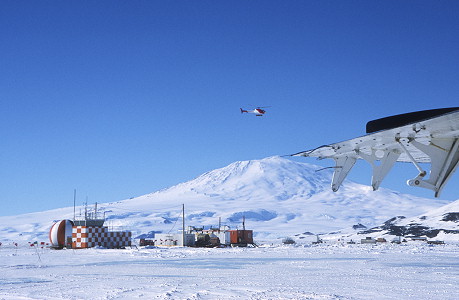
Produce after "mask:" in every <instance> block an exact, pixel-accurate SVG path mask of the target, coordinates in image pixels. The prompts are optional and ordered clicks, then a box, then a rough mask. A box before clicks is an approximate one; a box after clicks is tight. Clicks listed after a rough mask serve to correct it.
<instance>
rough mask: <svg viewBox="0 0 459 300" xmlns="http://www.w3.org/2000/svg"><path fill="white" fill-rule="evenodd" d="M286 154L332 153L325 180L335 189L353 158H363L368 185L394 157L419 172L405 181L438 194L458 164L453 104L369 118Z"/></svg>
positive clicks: (458, 111) (458, 126)
mask: <svg viewBox="0 0 459 300" xmlns="http://www.w3.org/2000/svg"><path fill="white" fill-rule="evenodd" d="M292 156H304V157H317V158H318V159H325V158H330V159H333V160H334V161H335V167H334V174H333V179H332V183H331V186H332V190H333V191H335V192H336V191H337V190H338V189H339V187H340V186H341V184H342V182H343V181H344V179H345V178H346V177H347V175H348V174H349V172H350V170H351V169H352V167H353V166H354V165H355V163H356V161H357V160H358V159H363V160H365V161H367V162H368V163H369V164H370V165H371V167H372V170H373V174H372V180H371V185H372V187H373V190H377V189H378V188H379V186H380V184H381V182H382V181H383V180H384V178H385V177H386V175H387V174H388V173H389V172H390V170H391V169H392V167H393V166H394V164H395V163H396V162H410V163H412V164H413V165H414V166H415V167H416V168H417V170H418V172H419V174H418V175H417V176H416V177H414V178H413V179H410V180H408V181H407V184H408V185H410V186H415V187H422V188H427V189H430V190H433V191H434V192H435V197H438V196H439V195H440V193H441V191H442V190H443V188H444V187H445V185H446V183H447V182H448V180H449V179H450V178H451V175H452V174H453V173H454V172H455V170H456V168H457V166H458V164H459V107H454V108H441V109H432V110H425V111H418V112H413V113H407V114H401V115H396V116H391V117H387V118H382V119H378V120H374V121H370V122H368V123H367V135H364V136H361V137H357V138H354V139H351V140H347V141H343V142H338V143H334V144H330V145H324V146H321V147H318V148H315V149H312V150H308V151H304V152H299V153H296V154H293V155H292ZM421 164H430V170H429V171H428V172H427V171H425V170H424V169H423V168H422V166H421ZM427 174H428V178H426V176H427Z"/></svg>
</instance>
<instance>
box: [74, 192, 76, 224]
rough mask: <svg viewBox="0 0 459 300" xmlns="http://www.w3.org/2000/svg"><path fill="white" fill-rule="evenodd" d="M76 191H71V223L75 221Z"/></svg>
mask: <svg viewBox="0 0 459 300" xmlns="http://www.w3.org/2000/svg"><path fill="white" fill-rule="evenodd" d="M75 205H76V189H74V190H73V221H75V217H76V216H75Z"/></svg>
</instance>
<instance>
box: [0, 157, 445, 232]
mask: <svg viewBox="0 0 459 300" xmlns="http://www.w3.org/2000/svg"><path fill="white" fill-rule="evenodd" d="M319 168H320V167H318V166H315V165H311V164H307V163H299V162H295V161H292V160H289V159H286V158H282V157H278V156H275V157H269V158H265V159H260V160H250V161H238V162H234V163H231V164H229V165H228V166H226V167H223V168H219V169H215V170H212V171H209V172H206V173H204V174H202V175H200V176H198V177H197V178H195V179H193V180H190V181H187V182H184V183H181V184H178V185H176V186H173V187H170V188H168V189H165V190H161V191H157V192H155V193H152V194H147V195H144V196H140V197H137V198H133V199H129V200H124V201H118V202H115V203H102V204H99V209H98V211H100V212H102V211H104V212H105V213H106V217H107V222H106V223H107V225H109V226H115V227H117V226H121V227H122V228H124V229H129V230H131V231H133V236H134V237H135V236H140V235H145V234H148V233H149V232H170V231H176V230H178V228H179V227H180V226H176V223H177V221H178V220H179V219H180V218H181V217H180V216H181V206H182V204H185V211H186V225H187V226H188V225H191V226H197V227H202V226H211V225H212V226H216V225H217V224H218V222H219V220H221V222H222V223H223V224H225V225H228V226H230V227H231V228H236V227H238V226H241V225H242V224H241V222H242V218H243V217H244V218H245V219H246V226H247V227H248V228H250V229H253V230H254V233H255V237H257V238H259V239H263V238H267V239H273V238H279V237H285V236H287V235H294V234H297V233H303V232H312V233H327V232H331V231H336V230H340V229H342V228H347V227H352V226H353V225H356V224H362V225H363V226H366V227H367V228H371V227H373V226H376V225H378V224H381V223H382V222H384V221H386V220H388V219H390V218H392V217H394V216H397V215H405V216H407V217H411V216H415V215H420V214H424V213H427V212H428V211H429V210H432V209H435V208H438V207H440V206H442V205H445V204H448V203H449V202H448V201H441V200H436V201H432V200H430V199H423V198H419V197H415V196H410V195H403V194H399V193H396V192H392V191H390V190H387V189H381V190H379V191H376V192H372V191H371V192H370V190H371V189H370V188H369V187H368V186H364V185H360V184H357V183H353V182H350V181H346V182H345V183H344V186H343V187H342V189H340V191H339V192H337V193H333V192H332V191H331V189H330V188H329V184H330V180H331V175H332V174H331V172H329V170H325V171H321V172H316V170H317V169H319ZM79 210H80V208H79V207H78V208H77V211H79ZM72 217H73V207H68V208H62V209H58V210H53V211H47V212H42V213H35V214H33V220H32V219H30V215H29V216H27V218H26V217H21V216H15V217H9V218H7V217H4V218H0V224H8V226H3V225H0V238H1V237H2V235H3V236H14V235H19V234H22V236H23V237H24V238H31V239H33V237H37V236H41V237H42V238H43V239H46V236H47V233H48V230H49V227H50V226H51V225H52V222H53V220H59V219H65V218H72ZM25 219H28V220H30V221H27V222H30V223H32V224H29V225H27V224H24V220H25ZM19 220H21V221H19ZM15 222H16V223H18V224H16V223H15ZM19 223H20V224H19ZM24 228H27V229H24ZM29 228H33V230H30V229H29ZM25 232H27V233H26V234H25Z"/></svg>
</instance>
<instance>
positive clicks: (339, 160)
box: [331, 149, 401, 192]
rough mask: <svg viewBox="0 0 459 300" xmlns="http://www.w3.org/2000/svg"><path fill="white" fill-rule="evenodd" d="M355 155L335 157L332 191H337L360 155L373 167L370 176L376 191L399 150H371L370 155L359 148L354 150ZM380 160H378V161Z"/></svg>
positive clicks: (398, 154)
mask: <svg viewBox="0 0 459 300" xmlns="http://www.w3.org/2000/svg"><path fill="white" fill-rule="evenodd" d="M355 153H356V156H355V157H354V156H340V157H335V158H334V160H335V162H336V166H335V172H334V173H333V180H332V184H331V186H332V190H333V191H334V192H336V191H338V189H339V187H340V186H341V183H342V182H343V181H344V179H345V178H346V176H347V174H348V173H349V171H350V170H351V169H352V167H353V166H354V164H355V162H356V161H357V157H359V156H360V157H361V158H362V159H364V160H366V161H367V162H368V163H370V164H371V166H372V168H373V176H372V178H371V186H372V187H373V190H374V191H376V190H377V189H378V188H379V186H380V185H381V182H382V181H383V179H384V177H386V175H387V174H388V173H389V171H390V170H391V169H392V167H393V166H394V164H395V162H396V161H397V159H398V157H399V156H400V154H401V153H400V151H399V150H398V149H385V150H376V151H374V150H372V153H371V155H368V154H365V153H363V152H361V151H359V150H355ZM376 153H378V154H381V157H378V156H377V155H376ZM378 161H380V162H378Z"/></svg>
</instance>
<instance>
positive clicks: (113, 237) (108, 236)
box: [72, 226, 131, 248]
mask: <svg viewBox="0 0 459 300" xmlns="http://www.w3.org/2000/svg"><path fill="white" fill-rule="evenodd" d="M72 246H73V248H91V247H95V246H101V247H105V248H120V247H126V246H131V232H129V231H128V232H124V231H111V232H110V231H108V228H107V227H96V226H74V227H73V231H72Z"/></svg>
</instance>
